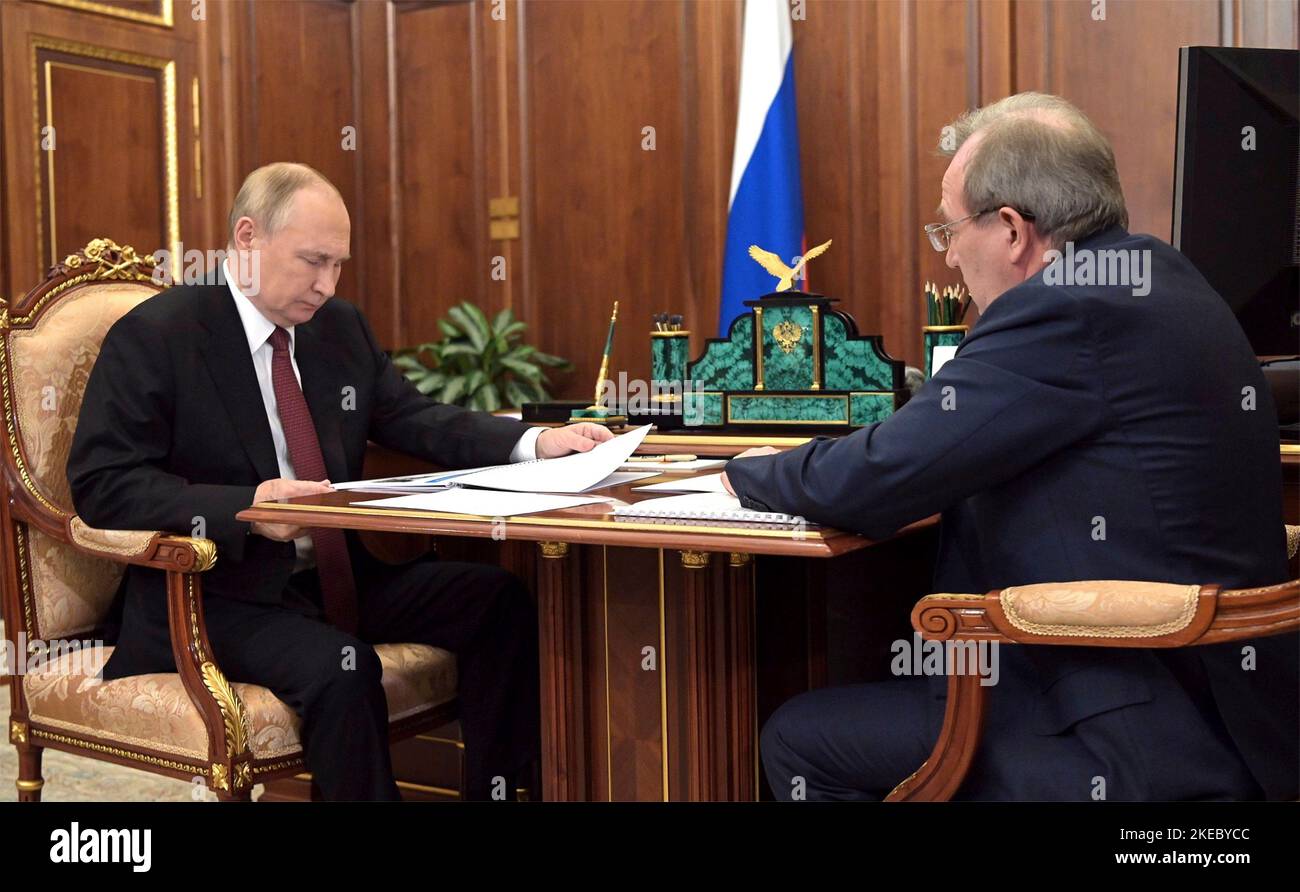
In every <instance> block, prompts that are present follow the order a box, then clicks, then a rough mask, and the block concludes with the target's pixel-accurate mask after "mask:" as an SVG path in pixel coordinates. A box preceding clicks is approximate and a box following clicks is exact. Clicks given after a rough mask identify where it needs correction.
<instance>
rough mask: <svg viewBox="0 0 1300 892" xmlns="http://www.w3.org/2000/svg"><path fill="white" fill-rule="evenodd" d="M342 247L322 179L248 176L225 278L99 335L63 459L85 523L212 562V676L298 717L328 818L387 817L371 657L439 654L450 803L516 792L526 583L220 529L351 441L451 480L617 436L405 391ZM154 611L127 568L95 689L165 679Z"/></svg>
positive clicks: (152, 582)
mask: <svg viewBox="0 0 1300 892" xmlns="http://www.w3.org/2000/svg"><path fill="white" fill-rule="evenodd" d="M350 238H351V229H350V222H349V219H348V213H347V209H346V207H345V206H344V204H343V201H342V198H341V197H340V196H339V193H338V191H337V190H336V189H335V188H334V187H333V185H331V184H330V183H329V182H328V181H327V180H326V179H325V178H324V177H323V176H321V175H320V174H319V173H317V172H316V171H314V170H312V169H311V168H309V167H306V166H304V165H298V164H272V165H268V166H266V167H263V168H260V169H258V170H256V171H254V172H253V173H252V174H250V175H249V177H248V179H247V180H245V182H244V185H243V187H242V188H241V189H240V191H239V194H238V196H237V197H236V199H235V204H234V207H233V209H232V211H231V214H230V245H229V249H228V250H229V256H228V258H227V260H226V262H225V263H224V265H223V270H224V272H225V275H223V276H219V277H218V281H216V282H215V283H214V284H208V285H198V286H180V287H175V288H171V289H169V290H167V291H165V292H163V293H162V294H159V295H157V296H156V297H153V298H151V299H149V300H147V301H145V302H144V303H142V304H140V305H139V306H138V307H136V308H135V309H134V310H132V311H131V312H130V313H127V314H126V315H125V316H124V317H123V318H122V319H121V320H119V321H118V322H117V324H115V325H114V326H113V327H112V329H111V330H110V331H109V333H108V335H107V337H106V338H105V340H104V344H103V348H102V351H101V353H100V355H99V359H98V361H97V362H96V364H95V367H94V370H93V372H92V374H91V377H90V381H89V382H88V384H87V387H86V394H85V402H84V404H83V406H82V410H81V417H80V419H79V421H78V426H77V432H76V438H75V441H74V443H73V446H72V452H71V455H70V457H69V460H68V477H69V480H70V482H71V485H72V495H73V500H74V502H75V504H76V507H77V511H78V513H79V514H80V515H81V517H82V518H83V519H84V520H85V521H86V523H88V524H90V525H91V526H95V527H103V528H110V529H111V528H116V529H161V530H169V531H174V532H180V533H185V534H193V535H200V536H206V537H207V538H210V539H212V540H213V541H215V542H216V544H217V554H218V561H217V564H216V566H215V567H214V568H213V569H212V570H211V571H209V572H208V573H206V574H205V575H204V580H203V581H204V607H205V619H206V624H207V630H208V635H209V638H210V639H211V643H212V648H213V650H214V652H215V656H216V658H217V661H218V662H219V664H220V665H221V666H222V667H223V668H224V669H225V670H226V672H227V673H228V674H229V675H230V676H231V678H232V680H233V681H241V682H251V683H254V684H260V685H265V686H266V687H268V688H270V689H271V691H272V692H274V693H275V694H276V696H278V697H279V698H280V699H281V700H283V701H284V702H285V703H287V704H288V705H289V706H290V707H292V708H293V709H294V710H295V711H296V712H297V713H298V714H299V715H300V717H301V718H302V733H303V740H304V750H305V757H306V762H307V766H308V768H309V769H310V770H311V772H312V774H313V777H314V780H315V783H316V784H317V786H318V788H319V789H320V792H321V794H322V795H323V796H324V797H325V798H327V799H396V798H399V797H398V792H397V787H396V784H395V783H394V780H393V775H392V767H391V764H390V759H389V751H388V710H387V703H386V699H385V696H384V692H383V688H382V686H381V684H380V677H381V669H380V663H379V658H378V657H377V655H376V654H375V651H374V648H373V646H372V645H374V644H379V643H385V642H418V643H425V644H430V645H434V646H437V647H442V648H446V649H447V650H450V651H452V652H454V653H455V654H456V657H457V677H458V680H457V689H458V698H459V701H460V706H461V709H460V722H461V728H462V733H463V736H464V742H465V761H466V771H465V778H466V790H465V793H466V796H467V798H477V799H485V798H489V796H490V795H491V793H492V792H493V790H494V789H495V790H502V789H504V790H508V791H513V789H514V783H515V781H516V776H517V775H518V774H520V773H521V772H524V771H525V770H526V769H527V766H528V764H529V763H530V762H531V761H532V759H534V758H535V756H536V751H537V745H538V737H539V731H538V691H537V654H536V646H537V640H536V621H535V615H534V608H533V606H532V603H531V601H530V598H529V596H528V593H527V592H526V591H525V590H524V588H523V586H522V585H521V584H520V582H519V581H518V580H517V579H515V578H514V577H513V576H511V575H510V574H508V573H506V572H504V571H502V570H500V569H498V568H495V567H488V566H479V565H474V564H463V563H453V562H447V561H438V560H421V561H417V562H415V563H413V564H409V565H406V566H401V567H393V566H388V565H384V564H381V563H380V562H378V561H376V560H375V559H374V558H372V557H371V556H370V555H369V554H368V553H367V552H366V550H365V549H364V548H363V547H362V546H361V545H360V543H359V542H358V541H357V540H356V539H355V537H354V536H353V535H352V534H350V533H349V534H344V533H342V532H341V531H338V530H323V529H311V530H305V529H301V528H299V527H296V526H289V525H283V524H263V523H255V524H252V525H251V526H250V525H249V524H247V523H241V522H240V521H237V520H236V519H235V515H236V514H237V513H238V512H239V511H241V510H242V509H244V508H246V507H248V506H249V505H251V504H253V503H255V502H260V501H264V500H268V499H277V498H286V497H291V496H298V495H304V494H310V493H317V492H322V491H325V490H328V489H329V488H330V486H329V483H330V481H331V480H353V479H357V478H358V477H360V475H361V467H362V459H363V456H364V452H365V448H366V441H367V440H368V439H373V440H375V441H376V442H378V443H381V444H383V445H385V446H389V447H392V448H394V449H397V450H401V451H403V452H406V453H409V454H412V455H416V456H419V457H421V458H424V459H427V460H429V461H432V462H436V463H437V464H439V465H443V466H446V467H449V468H456V467H471V466H476V465H488V464H501V463H505V462H508V461H516V460H525V459H532V458H535V457H542V458H549V457H554V456H559V455H563V454H566V453H569V452H573V451H585V450H587V449H590V448H591V447H592V446H594V445H595V444H596V443H597V442H599V441H601V440H605V439H608V438H609V437H610V436H611V435H610V434H609V432H608V431H607V430H605V429H604V428H601V427H598V426H595V425H573V426H571V427H568V428H559V429H555V430H548V431H545V432H539V429H536V428H532V429H530V428H528V427H527V426H525V425H523V424H521V423H519V422H517V421H512V420H509V419H504V418H495V417H493V416H491V415H488V414H485V413H477V412H470V411H467V410H464V409H461V408H458V407H455V406H449V405H442V404H439V403H436V402H434V401H433V400H432V399H430V398H428V397H425V396H423V395H421V394H420V393H419V392H418V391H417V390H416V389H415V388H414V387H413V386H412V385H411V384H410V382H408V381H407V380H406V379H405V378H404V377H403V376H402V375H401V373H399V372H398V371H397V370H396V369H395V368H394V366H393V364H392V363H391V362H390V361H389V359H388V357H387V355H386V354H385V353H384V352H383V351H382V350H381V349H380V347H379V344H378V343H377V342H376V340H375V336H374V334H373V333H372V332H371V330H370V326H369V325H368V324H367V322H366V319H365V317H364V316H363V315H362V314H361V313H360V312H359V311H358V310H357V308H356V307H354V306H353V305H352V304H349V303H345V302H343V301H337V300H331V299H330V298H331V297H332V296H333V294H334V288H335V285H336V284H337V282H338V277H339V272H340V270H341V268H342V265H343V263H344V261H346V260H347V258H348V250H349V243H350ZM248 273H253V275H251V276H250V275H247V274H248ZM164 592H165V589H164V576H163V574H162V573H161V572H159V571H156V570H148V569H143V568H140V567H132V568H130V570H129V571H128V573H127V575H126V578H125V579H124V581H123V590H122V595H123V597H124V601H125V605H124V613H123V617H122V628H121V631H120V635H119V636H118V641H117V648H116V650H115V651H114V653H113V655H112V657H111V658H110V659H109V661H108V664H107V665H106V666H105V668H104V678H105V679H113V678H120V677H123V676H127V675H136V674H141V673H147V672H168V671H174V670H175V664H174V661H173V658H172V654H171V646H170V643H169V638H168V623H167V605H166V598H165V594H164ZM498 779H499V780H498Z"/></svg>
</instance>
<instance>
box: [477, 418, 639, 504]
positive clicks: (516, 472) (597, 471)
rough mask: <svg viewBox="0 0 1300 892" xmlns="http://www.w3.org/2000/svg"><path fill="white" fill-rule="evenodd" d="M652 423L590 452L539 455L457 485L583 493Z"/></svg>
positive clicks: (623, 458)
mask: <svg viewBox="0 0 1300 892" xmlns="http://www.w3.org/2000/svg"><path fill="white" fill-rule="evenodd" d="M650 428H651V425H649V424H647V425H643V426H642V427H638V428H635V429H634V430H630V431H628V432H627V433H625V434H620V435H619V436H617V437H615V438H614V439H612V440H606V441H605V442H604V443H598V444H597V445H596V446H595V447H594V448H592V449H591V450H589V451H587V452H575V453H574V454H573V455H565V456H562V457H560V458H539V459H537V460H536V461H522V462H517V463H515V464H513V465H501V466H500V467H496V468H487V469H485V470H482V471H475V472H473V473H470V474H464V475H462V476H460V477H457V478H456V480H455V483H456V485H457V486H481V487H484V488H487V489H508V490H512V491H514V492H582V491H583V490H585V489H589V488H590V487H593V486H595V485H596V484H598V483H600V482H601V481H602V480H604V479H605V478H606V477H608V476H609V475H610V474H612V473H614V472H615V471H616V470H618V468H619V465H621V464H623V462H625V461H627V458H628V456H629V455H631V454H632V453H633V452H635V451H636V448H637V447H638V446H640V445H641V441H642V440H644V439H645V436H646V434H648V433H649V432H650Z"/></svg>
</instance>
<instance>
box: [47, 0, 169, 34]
mask: <svg viewBox="0 0 1300 892" xmlns="http://www.w3.org/2000/svg"><path fill="white" fill-rule="evenodd" d="M41 2H42V3H46V4H48V5H50V6H62V7H63V8H64V9H75V10H77V11H78V12H93V13H96V14H98V15H106V16H112V17H113V18H115V19H126V20H127V21H129V22H143V23H144V24H146V25H158V26H160V27H163V28H174V27H175V26H176V11H175V9H174V8H173V7H174V5H175V3H174V0H158V12H142V11H140V10H138V9H126V8H124V7H121V6H114V5H113V4H111V3H97V2H95V0H41Z"/></svg>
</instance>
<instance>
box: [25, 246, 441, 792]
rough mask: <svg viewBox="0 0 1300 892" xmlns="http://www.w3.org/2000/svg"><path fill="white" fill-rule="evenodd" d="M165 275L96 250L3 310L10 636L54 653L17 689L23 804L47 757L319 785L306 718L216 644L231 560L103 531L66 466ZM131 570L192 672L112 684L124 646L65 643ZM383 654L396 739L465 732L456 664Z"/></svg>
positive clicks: (242, 786)
mask: <svg viewBox="0 0 1300 892" xmlns="http://www.w3.org/2000/svg"><path fill="white" fill-rule="evenodd" d="M153 269H154V262H153V258H152V257H139V256H137V255H136V252H135V251H134V250H133V249H132V248H130V247H126V248H119V247H118V246H117V245H116V244H114V243H113V242H111V241H109V240H107V239H96V240H94V241H92V242H91V243H90V244H89V245H88V246H87V247H86V248H85V249H84V250H82V251H79V252H77V253H76V254H72V255H69V256H68V257H67V259H65V260H64V262H63V263H62V264H60V265H59V266H57V267H55V268H53V269H52V270H51V271H50V272H49V274H48V275H47V276H46V279H45V281H44V282H42V283H41V284H40V285H39V286H38V287H37V288H35V289H34V290H33V291H31V292H29V293H28V294H27V295H25V296H24V297H22V298H20V299H19V300H18V301H17V303H16V304H14V305H12V306H10V305H4V304H2V303H0V387H2V388H3V398H4V412H5V433H6V437H7V442H6V443H5V444H4V450H3V451H4V458H3V460H2V461H0V468H3V488H4V496H5V498H4V499H3V500H0V501H2V504H0V555H2V557H0V564H2V565H3V572H4V576H3V586H2V589H3V592H2V593H3V606H4V622H5V630H6V635H5V637H6V638H7V639H8V640H9V641H10V642H14V643H15V645H17V646H18V647H25V648H30V647H31V644H30V643H32V642H44V643H45V646H46V648H47V649H46V650H45V651H44V654H45V656H44V657H40V654H39V652H37V657H38V658H34V659H32V660H31V661H30V662H31V664H32V665H31V666H29V667H28V670H27V671H26V673H25V674H22V675H15V676H13V677H11V679H10V681H11V684H10V686H9V687H10V701H11V708H12V712H11V714H10V721H9V739H10V741H11V742H12V743H13V744H14V746H16V747H17V749H18V760H19V773H18V797H19V799H20V800H25V801H37V800H39V799H40V795H41V787H42V786H43V784H44V780H43V778H42V775H41V753H42V751H43V750H44V749H45V748H46V747H49V748H52V749H58V750H64V751H66V752H69V753H74V754H76V755H80V756H86V757H88V758H93V759H103V760H106V761H110V762H117V763H120V764H123V765H129V766H131V767H134V768H140V769H142V770H145V771H149V772H153V773H156V774H163V775H168V776H171V777H175V778H180V779H184V780H189V781H194V780H195V779H199V778H201V779H202V781H203V783H205V784H207V786H208V787H209V788H210V789H211V790H213V791H214V792H215V793H216V794H217V795H218V797H220V798H222V799H247V798H249V796H250V793H251V792H252V788H253V785H254V784H256V783H262V782H265V781H268V780H274V779H278V778H282V777H287V776H292V775H295V774H298V773H299V772H301V771H303V757H302V745H301V740H300V738H299V721H298V718H297V716H296V715H295V714H294V713H293V712H292V711H291V710H290V709H289V708H288V707H287V706H286V705H285V704H284V703H282V702H280V701H279V700H278V699H276V698H275V697H274V696H273V695H272V694H271V692H270V691H269V690H267V689H266V688H264V687H260V686H257V685H252V684H241V683H237V682H236V683H232V682H231V681H229V680H228V679H227V678H226V676H225V675H224V674H223V673H222V671H221V668H220V666H219V665H218V664H217V662H216V659H215V657H214V656H213V653H212V648H211V646H210V645H209V643H208V641H207V634H206V631H205V627H204V622H203V572H204V571H205V570H207V569H208V568H210V567H211V566H212V565H213V564H214V562H215V561H217V560H218V559H219V557H220V556H219V555H218V554H217V553H216V547H215V545H214V544H213V543H212V542H211V541H210V540H207V539H195V538H189V537H187V536H183V535H174V534H173V533H170V532H167V531H154V530H140V531H107V530H95V529H91V528H90V527H88V526H86V525H85V524H84V523H82V521H81V520H80V518H78V517H77V516H76V514H75V511H74V508H73V505H72V499H71V496H70V491H69V486H68V480H67V476H66V464H67V458H68V452H69V449H70V447H71V444H72V437H73V433H74V431H75V429H76V424H77V416H78V414H79V411H80V409H81V400H82V396H83V393H84V391H85V386H86V381H87V378H88V377H89V374H90V370H91V367H92V366H93V365H94V363H95V359H96V358H97V357H98V355H99V348H100V344H101V342H102V341H103V338H104V335H105V333H106V332H107V331H108V329H109V327H110V326H112V324H113V323H114V322H115V321H116V320H117V319H118V318H120V317H121V316H122V315H123V314H125V313H126V312H127V311H128V310H130V309H131V308H132V307H134V306H135V305H136V304H138V303H140V302H141V301H143V300H147V299H148V298H150V297H152V296H153V295H154V294H155V293H157V292H158V291H159V290H160V288H159V286H158V285H156V284H154V282H153V281H152V278H151V276H152V272H153ZM127 564H138V565H140V566H145V567H152V568H154V569H157V570H160V571H165V572H166V573H167V600H168V614H169V617H170V620H171V641H172V652H173V653H174V654H175V656H176V671H175V672H170V673H159V674H154V675H141V676H134V677H130V678H122V679H117V680H114V681H108V682H104V681H100V680H99V679H97V678H96V675H97V673H98V671H99V668H100V665H99V664H102V662H103V660H106V659H107V657H108V655H109V654H111V652H112V649H111V648H104V649H103V651H102V652H100V656H101V659H100V660H98V662H96V661H95V660H94V659H92V658H90V657H93V651H91V650H80V651H78V650H74V649H71V648H70V647H59V646H57V645H56V642H71V641H75V640H77V639H78V638H80V637H84V636H86V635H87V634H88V633H89V632H90V631H91V630H92V629H94V628H95V627H96V626H97V625H98V624H99V623H100V622H101V621H102V620H103V619H104V617H105V615H106V613H107V611H108V609H109V607H110V605H111V602H112V599H113V596H114V593H115V591H116V590H117V587H118V583H119V582H120V580H121V578H122V575H123V573H124V572H125V567H126V565H127ZM16 649H17V648H15V650H16ZM376 650H377V651H378V653H379V658H380V661H381V662H382V664H383V685H384V691H385V693H386V694H387V697H388V708H389V715H390V736H391V738H392V739H394V740H396V739H400V738H402V737H406V736H410V735H413V734H416V733H419V732H421V731H425V730H428V729H431V728H434V727H436V726H438V725H441V724H444V723H445V722H447V721H448V720H450V719H451V718H454V716H455V710H456V703H455V691H456V664H455V659H454V657H453V656H452V655H451V654H450V653H448V652H447V651H444V650H439V649H437V648H433V647H429V646H427V645H421V644H391V645H380V646H378V647H377V648H376ZM11 656H13V657H14V658H15V662H17V661H20V660H23V659H24V657H25V653H24V654H18V653H13V652H12V651H11ZM17 668H19V667H18V666H12V667H11V668H10V671H11V672H12V671H14V670H15V669H17Z"/></svg>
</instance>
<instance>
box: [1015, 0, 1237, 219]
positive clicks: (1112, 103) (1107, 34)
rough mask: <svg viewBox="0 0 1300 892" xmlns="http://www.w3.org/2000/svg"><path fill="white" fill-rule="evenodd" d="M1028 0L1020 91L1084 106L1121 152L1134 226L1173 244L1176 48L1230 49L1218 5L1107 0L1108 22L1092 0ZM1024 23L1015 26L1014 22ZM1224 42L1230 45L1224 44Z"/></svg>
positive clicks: (1021, 36) (1197, 0)
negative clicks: (1026, 56) (1097, 13)
mask: <svg viewBox="0 0 1300 892" xmlns="http://www.w3.org/2000/svg"><path fill="white" fill-rule="evenodd" d="M1036 5H1038V4H1036V3H1028V2H1022V3H1018V4H1017V10H1018V11H1023V12H1024V13H1027V14H1028V16H1027V18H1026V19H1025V20H1024V22H1023V24H1024V25H1025V28H1024V30H1023V33H1018V35H1017V37H1018V40H1019V41H1020V42H1021V45H1022V46H1023V47H1024V48H1025V51H1027V52H1028V53H1029V54H1031V55H1032V56H1033V57H1034V58H1033V61H1031V62H1029V67H1028V69H1027V70H1026V71H1024V72H1023V73H1021V72H1017V75H1018V76H1017V78H1016V85H1015V87H1016V89H1017V90H1044V91H1046V92H1049V93H1056V94H1058V95H1061V96H1064V97H1065V98H1066V99H1068V100H1070V101H1071V102H1073V103H1075V104H1076V105H1078V106H1079V107H1080V108H1081V109H1083V111H1084V113H1085V114H1087V115H1088V116H1089V117H1090V118H1092V120H1093V122H1094V123H1096V124H1097V126H1098V127H1099V128H1100V129H1101V131H1102V132H1103V133H1105V134H1106V136H1107V137H1108V138H1109V139H1110V141H1111V143H1112V144H1113V145H1114V147H1115V160H1116V163H1117V164H1118V166H1119V173H1120V182H1121V183H1122V184H1123V187H1124V195H1125V198H1126V199H1127V201H1128V206H1129V228H1130V229H1132V230H1133V231H1139V232H1150V233H1152V234H1153V235H1156V236H1157V237H1159V238H1162V239H1166V240H1168V239H1169V236H1170V221H1171V219H1172V201H1173V179H1174V174H1173V164H1174V135H1175V112H1176V108H1177V100H1178V48H1179V47H1180V46H1185V45H1218V44H1220V43H1231V37H1232V35H1231V34H1227V35H1225V34H1223V33H1222V30H1221V15H1222V12H1223V5H1222V4H1221V3H1219V2H1215V0H1178V2H1172V0H1109V2H1108V3H1107V4H1106V6H1105V18H1104V20H1097V19H1094V18H1093V8H1094V7H1093V5H1092V3H1091V2H1088V0H1045V2H1043V4H1042V5H1041V8H1040V9H1034V8H1033V7H1034V6H1036ZM1018 24H1019V23H1018ZM1225 38H1226V39H1225Z"/></svg>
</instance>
